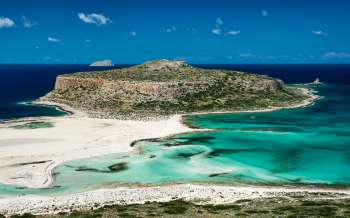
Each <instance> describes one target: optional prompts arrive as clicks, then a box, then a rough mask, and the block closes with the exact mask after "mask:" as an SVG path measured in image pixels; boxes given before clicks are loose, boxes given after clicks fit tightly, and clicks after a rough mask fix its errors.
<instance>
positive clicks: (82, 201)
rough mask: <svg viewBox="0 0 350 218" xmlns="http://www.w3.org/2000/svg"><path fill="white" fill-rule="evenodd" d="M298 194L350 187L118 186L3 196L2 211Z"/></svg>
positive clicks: (337, 194) (341, 194) (334, 193)
mask: <svg viewBox="0 0 350 218" xmlns="http://www.w3.org/2000/svg"><path fill="white" fill-rule="evenodd" d="M289 194H297V195H298V196H302V197H305V198H306V199H310V200H313V199H342V198H349V197H350V189H340V190H335V189H327V188H322V189H321V188H305V187H297V188H296V187H260V186H249V185H244V186H223V185H195V184H175V185H166V186H152V187H136V188H135V187H134V188H130V187H117V188H104V189H98V190H94V191H88V192H82V193H77V194H70V195H62V196H15V197H9V198H4V199H0V214H5V215H13V214H23V213H31V214H36V215H37V214H57V213H60V212H71V211H73V210H79V211H80V210H91V209H98V208H101V207H104V206H108V205H117V204H121V205H128V204H144V203H146V202H168V201H172V200H177V199H181V200H185V201H191V202H194V203H196V204H230V203H234V202H236V201H238V200H242V199H244V200H245V199H254V198H271V197H287V196H288V195H289Z"/></svg>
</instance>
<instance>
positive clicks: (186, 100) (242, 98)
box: [43, 61, 305, 118]
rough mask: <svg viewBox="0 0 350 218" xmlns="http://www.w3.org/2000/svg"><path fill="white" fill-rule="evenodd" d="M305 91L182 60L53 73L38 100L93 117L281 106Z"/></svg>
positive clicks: (258, 77) (276, 82)
mask: <svg viewBox="0 0 350 218" xmlns="http://www.w3.org/2000/svg"><path fill="white" fill-rule="evenodd" d="M302 98H305V96H302V95H301V94H300V93H298V92H296V90H293V89H291V88H287V87H285V85H284V84H283V82H282V81H280V80H277V79H274V78H270V77H266V76H257V75H254V74H246V73H242V72H235V71H224V70H206V69H200V68H193V67H191V66H190V65H188V64H186V63H184V62H171V61H157V62H147V63H145V64H144V65H139V66H136V67H131V68H125V69H118V70H111V71H104V72H93V73H77V74H70V75H62V76H58V77H57V79H56V84H55V89H54V90H53V91H52V92H50V93H48V94H47V95H46V96H45V97H43V100H48V101H53V102H57V103H63V104H67V105H69V106H71V107H73V108H76V109H79V110H83V111H85V112H87V113H88V114H90V115H91V116H93V117H114V118H120V117H121V116H123V117H125V116H127V117H138V116H158V115H169V114H174V113H188V112H205V111H227V110H242V109H257V108H261V107H269V106H281V105H285V104H288V103H291V102H293V101H298V100H300V99H302Z"/></svg>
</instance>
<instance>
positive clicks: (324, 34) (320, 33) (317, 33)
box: [311, 30, 328, 36]
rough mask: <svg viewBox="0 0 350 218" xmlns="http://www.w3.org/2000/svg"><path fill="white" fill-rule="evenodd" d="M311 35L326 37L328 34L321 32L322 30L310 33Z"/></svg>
mask: <svg viewBox="0 0 350 218" xmlns="http://www.w3.org/2000/svg"><path fill="white" fill-rule="evenodd" d="M311 32H312V33H313V34H315V35H318V36H326V35H328V33H326V32H324V31H322V30H313V31H311Z"/></svg>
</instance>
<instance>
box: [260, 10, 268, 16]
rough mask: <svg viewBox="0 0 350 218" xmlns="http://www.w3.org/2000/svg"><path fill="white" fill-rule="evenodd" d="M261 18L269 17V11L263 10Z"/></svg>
mask: <svg viewBox="0 0 350 218" xmlns="http://www.w3.org/2000/svg"><path fill="white" fill-rule="evenodd" d="M261 16H263V17H267V16H269V12H268V11H267V10H262V11H261Z"/></svg>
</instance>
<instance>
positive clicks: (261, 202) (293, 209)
mask: <svg viewBox="0 0 350 218" xmlns="http://www.w3.org/2000/svg"><path fill="white" fill-rule="evenodd" d="M349 216H350V199H333V200H321V199H319V200H312V201H311V200H306V199H305V198H304V197H300V198H299V197H298V198H297V199H295V198H294V197H293V196H289V197H284V198H277V197H276V198H260V199H251V200H240V201H237V202H236V203H234V204H228V205H196V204H193V203H189V202H185V201H182V200H175V201H171V202H167V203H153V202H149V203H146V204H142V205H138V204H132V205H114V206H105V207H103V208H99V209H95V210H88V211H81V212H78V211H74V212H71V213H60V214H57V215H45V216H44V215H41V216H33V215H31V214H24V215H22V216H19V215H17V216H12V218H32V217H36V218H44V217H45V218H98V217H101V218H102V217H108V218H117V217H179V218H180V217H208V218H209V217H218V218H219V217H256V218H258V217H259V218H260V217H315V218H316V217H339V218H340V217H349ZM0 217H1V215H0Z"/></svg>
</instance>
